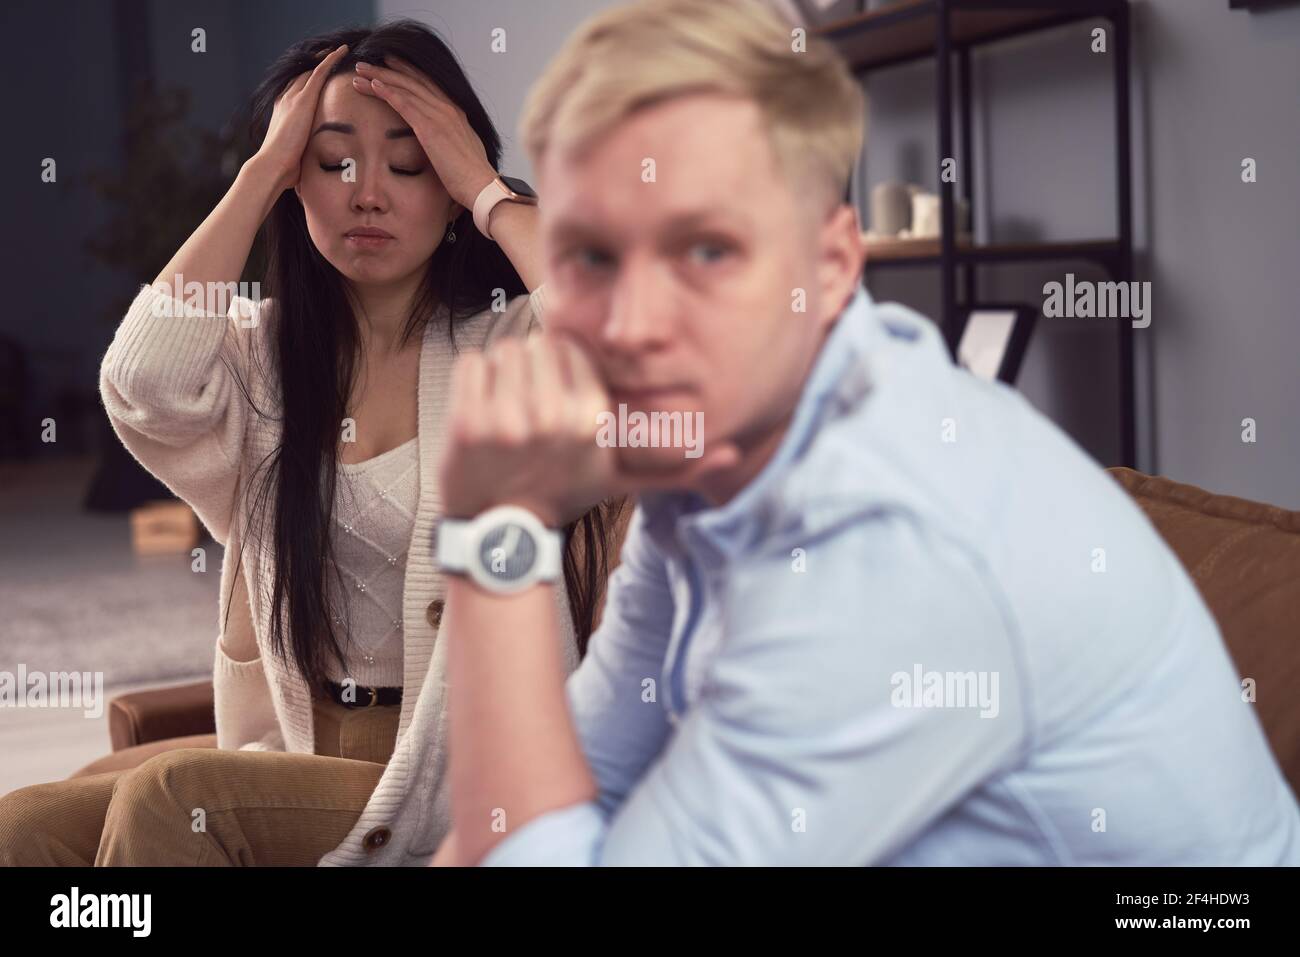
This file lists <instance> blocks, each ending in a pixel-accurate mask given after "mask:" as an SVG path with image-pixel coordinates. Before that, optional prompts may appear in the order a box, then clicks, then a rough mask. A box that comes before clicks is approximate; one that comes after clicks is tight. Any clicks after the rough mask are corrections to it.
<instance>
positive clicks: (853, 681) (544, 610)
mask: <svg viewBox="0 0 1300 957" xmlns="http://www.w3.org/2000/svg"><path fill="white" fill-rule="evenodd" d="M805 42H806V45H805ZM863 112H864V107H863V102H862V98H861V95H860V93H859V91H858V88H857V86H856V84H855V83H854V82H853V79H852V77H851V76H850V75H849V73H848V71H847V70H846V69H845V67H844V65H843V64H842V63H841V62H840V61H839V60H838V59H837V58H836V57H835V56H834V55H833V53H831V52H830V51H828V50H827V49H825V48H824V47H822V46H821V45H819V44H818V43H816V42H814V41H813V40H811V39H807V40H806V41H805V38H804V37H802V36H801V34H800V33H799V32H798V31H796V30H795V29H794V28H792V27H791V25H789V24H787V23H785V22H784V21H782V20H781V19H780V18H779V17H778V16H777V15H775V14H774V13H772V12H770V11H769V10H768V9H767V8H766V7H764V6H761V5H760V4H758V3H756V2H739V0H736V2H723V0H708V2H688V0H645V2H640V3H635V4H632V5H628V6H621V7H617V8H615V9H611V10H609V11H607V12H605V13H603V14H601V15H600V16H598V17H596V18H594V19H593V20H591V21H590V22H588V23H587V24H585V25H584V26H583V27H582V28H581V29H579V31H578V32H577V33H576V34H575V36H574V37H573V38H572V39H571V40H570V41H569V43H568V45H567V46H566V47H565V49H564V50H563V51H562V52H561V53H560V55H559V57H558V58H557V59H556V60H555V62H554V63H553V64H551V66H550V68H549V69H548V70H547V72H546V74H545V75H544V76H543V77H542V79H541V80H540V81H539V83H538V84H537V86H536V87H535V89H534V90H533V91H532V94H531V96H530V98H529V101H528V103H527V107H526V111H525V116H524V119H523V132H524V137H525V140H526V143H527V148H528V150H529V151H530V153H531V155H532V159H533V161H534V166H535V168H536V169H537V170H538V171H539V173H540V180H539V185H540V194H541V196H542V207H541V208H542V237H543V249H544V254H543V259H544V263H545V268H546V271H547V273H548V281H549V284H550V285H549V288H550V291H551V297H552V300H551V306H550V312H549V314H548V319H547V331H546V333H545V334H543V335H540V336H537V337H535V338H534V339H532V340H530V341H528V342H527V343H526V344H525V343H517V342H503V343H501V345H500V347H499V348H494V349H492V350H489V351H488V352H486V353H482V354H473V355H466V356H464V357H463V358H462V359H461V360H460V362H459V365H458V367H457V370H456V375H455V383H454V386H453V390H452V391H453V396H452V403H453V409H452V411H451V413H450V414H451V422H452V425H451V428H450V434H449V439H448V443H447V446H446V449H445V455H444V457H443V458H442V464H441V469H440V482H441V492H442V502H443V506H444V509H445V514H446V515H447V516H449V517H450V520H445V521H444V522H443V524H442V527H441V528H440V530H439V534H438V543H437V547H438V554H439V559H440V561H441V563H442V568H443V571H444V572H446V573H448V574H449V575H452V576H453V577H451V578H449V583H448V594H447V606H446V611H445V618H444V625H445V627H444V634H445V635H447V636H449V640H450V647H449V650H448V656H449V661H448V665H449V676H450V678H449V680H450V688H451V692H450V694H451V698H450V718H451V755H452V756H451V780H452V783H451V792H452V807H453V821H454V827H453V831H452V836H451V837H450V838H449V839H448V840H447V841H446V842H444V845H443V847H442V848H441V849H440V851H439V853H438V857H437V859H436V861H435V863H457V862H459V863H479V862H483V863H496V864H505V863H544V864H555V863H576V864H807V863H814V864H874V863H886V862H888V863H912V864H916V863H945V864H967V863H969V864H975V863H978V864H1047V863H1109V864H1139V863H1141V864H1192V863H1214V864H1277V863H1284V862H1287V863H1297V862H1298V861H1300V816H1298V814H1297V808H1296V804H1295V800H1294V798H1293V797H1292V796H1291V794H1290V792H1289V790H1288V789H1287V787H1286V785H1285V783H1284V781H1283V779H1282V777H1281V774H1280V772H1279V770H1278V767H1277V765H1276V762H1275V761H1274V759H1273V757H1272V755H1271V754H1270V752H1269V750H1268V747H1267V745H1266V743H1265V741H1264V738H1263V735H1262V733H1261V730H1260V727H1259V725H1258V723H1257V721H1256V719H1255V717H1254V714H1253V712H1252V710H1251V708H1250V707H1249V706H1248V705H1243V704H1242V703H1241V701H1240V698H1239V696H1238V695H1237V693H1236V680H1235V675H1234V673H1233V670H1232V667H1231V664H1230V663H1229V660H1228V657H1227V655H1226V653H1225V651H1224V647H1223V644H1222V641H1221V639H1220V637H1219V635H1218V632H1217V630H1216V628H1215V625H1214V622H1213V620H1212V619H1211V617H1210V615H1209V613H1208V611H1207V609H1206V607H1205V605H1204V604H1203V603H1202V601H1201V600H1200V598H1199V596H1198V595H1197V593H1196V590H1195V589H1194V588H1193V586H1192V584H1191V582H1190V581H1189V580H1188V578H1187V576H1186V575H1185V574H1184V572H1183V571H1182V569H1181V568H1180V566H1179V564H1178V562H1177V560H1176V559H1175V557H1174V556H1173V554H1172V553H1171V552H1170V551H1169V549H1168V548H1167V547H1166V546H1165V545H1164V544H1163V543H1162V542H1161V540H1160V538H1159V536H1158V535H1157V534H1156V532H1155V531H1154V530H1153V529H1152V527H1151V526H1150V524H1149V523H1148V522H1147V521H1146V520H1145V519H1144V518H1143V517H1142V515H1141V513H1140V512H1139V511H1138V510H1137V508H1136V507H1135V506H1134V505H1133V504H1132V503H1131V502H1130V501H1129V500H1128V498H1127V497H1126V496H1125V494H1124V493H1123V492H1122V491H1121V490H1120V489H1119V487H1118V486H1117V485H1115V484H1114V483H1113V482H1112V481H1111V480H1110V479H1109V478H1108V477H1107V476H1106V475H1105V474H1104V472H1103V471H1102V470H1101V469H1099V468H1098V467H1097V465H1096V463H1094V462H1092V461H1091V460H1090V459H1088V458H1087V457H1086V456H1085V455H1084V454H1083V453H1082V452H1081V451H1080V450H1079V449H1078V448H1077V447H1076V446H1075V445H1074V444H1073V443H1072V442H1070V441H1069V440H1068V439H1067V438H1066V437H1065V436H1064V435H1062V434H1061V433H1060V432H1059V431H1058V430H1057V429H1055V428H1054V427H1053V426H1052V425H1051V424H1050V423H1049V422H1048V421H1047V420H1046V419H1044V418H1043V417H1041V416H1040V415H1038V414H1037V413H1036V412H1034V411H1033V410H1032V409H1031V408H1030V407H1029V406H1028V405H1027V404H1026V403H1024V402H1023V401H1022V400H1021V399H1020V398H1019V397H1018V396H1017V395H1016V394H1015V393H1014V392H1012V391H1011V390H1009V389H1007V388H1005V387H1002V386H997V385H990V384H982V383H980V382H978V381H977V380H975V379H973V378H972V377H970V376H969V375H967V374H965V373H964V372H961V371H959V370H957V369H956V368H954V367H953V365H952V364H951V362H950V360H949V357H948V355H947V353H946V350H945V349H944V346H943V343H942V341H941V339H940V337H939V335H938V333H937V331H936V329H935V328H934V326H933V325H932V324H931V323H929V322H928V321H927V320H925V319H924V318H922V317H921V316H918V315H916V314H915V313H913V312H911V311H909V310H907V309H904V308H902V307H900V306H895V305H877V304H876V303H874V302H873V301H872V300H871V298H870V297H869V296H868V295H867V293H866V292H865V290H863V289H861V288H860V286H859V279H860V270H861V265H862V258H863V250H862V248H861V246H860V244H859V230H858V223H857V218H856V216H855V213H854V211H853V210H852V209H851V208H849V207H848V206H846V205H844V204H842V202H841V197H842V196H843V193H844V189H845V185H846V183H847V181H848V178H849V175H850V172H851V170H852V167H853V163H854V160H855V158H856V156H857V155H858V151H859V149H860V147H861V141H862V136H863V131H862V122H863ZM701 427H702V429H701ZM617 492H634V493H637V494H638V496H639V501H638V506H637V511H636V513H635V515H634V517H633V520H632V525H631V529H630V531H629V533H628V537H627V539H626V542H625V543H624V546H623V552H622V564H621V566H620V567H619V568H618V570H617V571H616V572H615V573H614V575H613V577H612V579H611V583H610V593H609V598H608V603H607V606H606V610H605V614H604V620H603V621H602V623H601V626H600V628H599V630H598V631H597V633H596V634H595V635H594V637H593V639H592V642H591V650H590V653H589V654H588V656H587V658H586V659H585V660H584V662H583V663H582V665H581V666H580V667H579V669H578V670H577V671H576V672H575V673H574V675H573V676H572V678H571V679H570V680H569V681H568V682H567V685H566V683H565V681H564V679H563V668H562V662H561V645H560V638H559V635H560V632H559V627H558V621H557V617H556V612H555V606H554V602H553V598H552V589H553V588H554V587H555V586H554V584H553V581H554V579H555V568H554V555H555V549H556V547H557V546H556V543H555V541H554V533H553V532H552V531H551V530H553V529H554V528H556V527H558V526H559V525H560V524H562V522H563V521H564V519H565V517H566V516H568V515H570V514H572V513H574V512H575V511H576V510H579V509H581V508H582V507H584V506H586V505H587V504H588V503H590V502H594V501H598V500H600V499H602V498H604V497H606V496H608V495H611V494H614V493H617ZM1063 503H1064V504H1063ZM1099 547H1101V548H1104V549H1105V551H1106V560H1107V561H1108V565H1106V566H1104V567H1105V571H1104V573H1102V572H1099V571H1098V570H1097V569H1098V566H1097V564H1096V551H1095V549H1097V548H1099ZM1099 812H1100V814H1099Z"/></svg>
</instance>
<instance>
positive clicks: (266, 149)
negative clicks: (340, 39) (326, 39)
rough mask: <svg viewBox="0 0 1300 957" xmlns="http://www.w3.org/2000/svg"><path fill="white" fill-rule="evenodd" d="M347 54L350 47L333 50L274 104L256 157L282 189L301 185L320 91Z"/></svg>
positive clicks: (301, 75)
mask: <svg viewBox="0 0 1300 957" xmlns="http://www.w3.org/2000/svg"><path fill="white" fill-rule="evenodd" d="M347 52H348V47H347V44H346V43H345V44H343V45H342V46H340V47H338V48H337V49H335V50H332V51H331V52H330V53H329V54H328V55H327V56H325V57H324V58H323V59H322V60H321V61H320V63H318V64H316V68H315V69H314V70H309V71H307V72H306V73H302V74H300V75H299V76H298V77H297V78H296V79H294V81H293V82H292V83H290V84H289V85H288V86H287V87H286V88H285V90H284V92H283V93H281V94H280V96H279V98H278V99H277V100H276V101H275V106H274V108H273V109H272V110H271V122H270V124H269V125H268V126H267V130H266V138H265V139H264V140H263V141H262V145H261V147H260V148H259V149H258V151H257V158H258V159H259V160H261V161H262V162H264V163H265V166H266V168H267V169H268V170H270V171H271V175H273V176H276V177H277V179H278V182H279V183H280V184H282V186H281V189H282V190H284V189H291V188H292V187H294V186H296V185H297V183H298V174H299V170H300V169H301V168H302V154H303V152H304V151H305V150H306V149H307V141H308V140H309V139H310V138H311V124H312V121H313V120H314V119H315V118H316V106H317V104H318V102H319V101H320V94H321V90H323V89H324V88H325V80H326V78H327V77H328V76H329V74H330V70H331V69H333V67H334V64H335V63H337V62H338V61H339V59H340V58H342V57H343V56H344V55H345V54H346V53H347Z"/></svg>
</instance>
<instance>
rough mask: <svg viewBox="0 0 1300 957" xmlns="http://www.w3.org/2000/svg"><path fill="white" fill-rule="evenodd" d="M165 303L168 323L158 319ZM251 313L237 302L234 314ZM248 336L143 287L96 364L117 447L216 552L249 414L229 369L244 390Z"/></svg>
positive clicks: (227, 519) (224, 320) (226, 525)
mask: <svg viewBox="0 0 1300 957" xmlns="http://www.w3.org/2000/svg"><path fill="white" fill-rule="evenodd" d="M169 300H170V305H171V308H172V309H173V312H174V315H171V316H163V315H158V314H157V313H158V312H159V311H161V310H162V309H163V308H165V306H166V305H167V304H168V301H169ZM251 305H252V304H251V302H250V301H249V300H247V299H241V298H238V297H236V300H235V303H234V305H233V306H232V308H231V313H232V314H235V310H236V309H249V308H251ZM254 331H255V328H245V327H244V326H243V325H242V324H241V323H240V322H238V321H236V320H234V319H232V318H231V317H230V316H223V315H216V314H213V313H205V312H202V311H200V310H198V309H195V308H193V307H191V306H188V305H186V304H184V303H182V302H180V301H178V300H171V299H170V297H169V296H167V295H165V294H163V293H160V292H158V291H157V290H155V289H154V288H153V287H152V286H144V287H143V288H142V289H141V290H140V292H139V294H138V295H137V296H136V298H135V300H134V301H133V302H132V303H131V307H130V308H129V309H128V310H127V314H126V318H124V319H123V320H122V323H121V325H120V326H118V329H117V333H116V335H114V337H113V341H112V343H111V344H110V345H109V347H108V351H107V352H106V353H105V354H104V359H103V361H102V362H101V364H100V373H99V391H100V397H101V399H102V400H103V403H104V408H105V410H106V411H107V412H108V418H109V421H110V422H111V423H112V425H113V430H114V431H115V432H116V433H117V435H118V437H119V438H120V439H121V440H122V444H123V445H125V446H126V447H127V449H128V450H130V452H131V454H132V455H134V456H135V457H136V459H137V460H139V462H140V464H141V465H143V466H144V467H145V468H146V469H148V470H149V472H151V473H152V474H153V475H154V476H155V477H157V478H158V480H159V481H161V482H162V483H163V484H164V485H166V486H167V487H168V488H169V489H171V490H172V491H173V492H174V493H175V494H176V495H177V496H179V497H180V498H181V499H183V500H184V501H185V502H187V503H188V504H189V505H190V506H191V507H192V508H193V509H194V511H195V512H196V513H197V514H198V516H199V518H200V519H202V521H203V524H204V525H206V526H207V527H208V529H209V531H211V532H212V536H213V538H215V539H216V540H217V541H218V542H220V543H221V544H222V545H225V544H226V539H227V537H228V535H229V532H230V523H231V516H232V514H233V510H234V501H235V493H236V489H237V487H238V484H239V464H240V456H241V450H242V447H243V441H244V431H245V428H246V427H247V424H248V423H247V418H248V415H249V414H250V413H249V410H248V408H247V403H245V402H244V401H242V396H241V395H240V392H239V388H238V385H237V383H236V381H235V377H234V375H233V374H232V372H231V369H230V368H229V367H228V366H232V367H234V368H235V369H237V370H238V371H239V373H240V375H241V377H243V378H244V379H245V380H247V371H246V358H245V357H246V356H247V354H248V339H249V338H250V337H251V335H252V334H253V333H254Z"/></svg>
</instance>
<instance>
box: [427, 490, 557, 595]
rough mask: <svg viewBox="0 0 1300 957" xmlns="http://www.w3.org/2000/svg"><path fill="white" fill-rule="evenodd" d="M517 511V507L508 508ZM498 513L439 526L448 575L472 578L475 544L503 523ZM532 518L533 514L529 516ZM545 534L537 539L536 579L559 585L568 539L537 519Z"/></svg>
mask: <svg viewBox="0 0 1300 957" xmlns="http://www.w3.org/2000/svg"><path fill="white" fill-rule="evenodd" d="M508 507H509V508H515V507H516V506H508ZM496 511H497V509H488V510H487V511H486V512H484V513H482V514H481V515H479V516H478V517H477V518H474V519H471V520H469V521H465V520H464V519H457V518H444V519H441V520H440V521H439V522H438V565H439V567H440V568H441V569H442V571H444V572H451V573H454V574H469V573H470V572H471V568H470V565H471V563H473V562H475V561H477V556H475V555H473V554H471V550H472V549H473V548H474V547H475V543H476V542H478V541H479V539H480V538H481V537H482V535H483V534H484V533H485V532H486V531H487V529H488V528H490V527H492V526H495V525H496V524H498V523H499V522H501V521H502V520H503V518H505V517H503V516H500V515H494V514H493V513H494V512H496ZM528 514H529V515H532V513H531V512H529V513H528ZM533 518H534V519H535V522H536V525H537V527H538V529H540V531H541V535H540V537H539V538H538V539H537V565H536V577H537V580H538V581H544V582H554V581H559V580H560V578H561V577H562V576H563V572H564V536H563V535H562V534H561V533H560V532H559V531H557V530H556V529H553V528H547V527H546V526H544V525H543V524H542V522H541V520H540V519H537V518H536V516H533Z"/></svg>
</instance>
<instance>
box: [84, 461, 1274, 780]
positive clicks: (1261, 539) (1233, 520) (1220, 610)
mask: <svg viewBox="0 0 1300 957" xmlns="http://www.w3.org/2000/svg"><path fill="white" fill-rule="evenodd" d="M1108 471H1109V472H1110V474H1111V476H1112V477H1113V478H1114V479H1115V480H1116V481H1117V482H1119V484H1120V485H1121V486H1123V487H1124V489H1125V490H1126V491H1127V492H1128V493H1129V494H1130V495H1132V496H1133V498H1134V499H1136V501H1137V502H1138V504H1139V505H1141V506H1142V508H1143V509H1144V510H1145V511H1146V514H1147V516H1148V517H1149V518H1150V519H1151V521H1152V523H1153V524H1154V525H1155V527H1156V528H1157V530H1159V532H1160V534H1161V535H1163V536H1164V538H1165V541H1167V542H1168V543H1169V546H1170V547H1171V548H1172V549H1173V550H1174V552H1175V554H1177V555H1178V557H1179V559H1180V560H1181V561H1182V563H1183V566H1184V567H1185V568H1186V569H1187V571H1188V573H1189V574H1190V575H1191V577H1192V580H1193V581H1194V582H1195V583H1196V586H1197V587H1198V588H1199V589H1200V591H1201V595H1202V596H1203V597H1204V599H1205V602H1206V604H1207V605H1208V606H1209V607H1210V610H1211V611H1212V612H1213V613H1214V616H1215V618H1216V619H1217V620H1218V623H1219V628H1220V630H1221V631H1222V632H1223V636H1224V640H1225V641H1226V642H1227V645H1228V650H1229V652H1230V653H1231V655H1232V657H1233V660H1234V661H1235V662H1236V665H1237V669H1238V672H1239V673H1240V674H1241V675H1242V676H1243V677H1250V678H1253V679H1254V681H1255V688H1256V700H1255V704H1254V705H1250V707H1254V708H1256V709H1257V713H1258V715H1259V719H1260V722H1261V723H1262V724H1263V727H1264V732H1265V734H1266V735H1267V736H1268V740H1269V742H1270V744H1271V745H1272V747H1273V753H1274V754H1276V755H1277V759H1278V763H1279V764H1281V766H1282V770H1283V773H1284V774H1285V775H1286V777H1287V780H1288V781H1289V782H1290V784H1291V788H1292V790H1293V791H1295V792H1296V793H1297V794H1300V512H1289V511H1286V510H1284V509H1280V508H1275V507H1273V506H1270V505H1264V504H1261V503H1259V502H1251V501H1248V500H1246V499H1241V498H1233V497H1231V496H1227V495H1215V494H1212V493H1210V492H1206V491H1204V490H1203V489H1199V488H1196V487H1195V486H1191V485H1183V484H1180V483H1178V482H1173V481H1170V480H1169V479H1166V478H1158V477H1154V476H1150V475H1144V474H1142V473H1141V472H1135V471H1133V470H1131V469H1124V468H1113V469H1109V470H1108ZM629 511H630V510H629ZM624 527H625V523H621V524H620V527H619V528H620V533H621V530H622V528H624ZM1245 706H1246V705H1243V707H1245ZM109 733H110V737H111V740H112V746H113V753H111V754H109V755H107V756H105V757H103V758H100V759H99V760H98V761H95V762H93V763H92V764H90V765H87V766H86V767H85V768H82V769H81V770H80V771H78V772H77V775H82V774H94V773H96V772H98V771H106V770H112V769H115V768H121V767H133V766H134V765H136V764H137V763H139V762H140V761H142V760H144V759H145V758H147V757H149V756H151V755H153V754H157V753H158V752H160V751H165V750H168V749H169V748H176V747H215V746H216V734H215V733H214V728H213V715H212V685H211V683H210V682H208V681H201V682H197V683H195V684H189V685H183V686H180V687H174V688H162V689H158V690H153V691H143V692H137V693H135V694H127V695H119V696H118V697H117V698H115V699H113V701H112V702H111V704H110V705H109ZM74 776H76V775H74Z"/></svg>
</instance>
